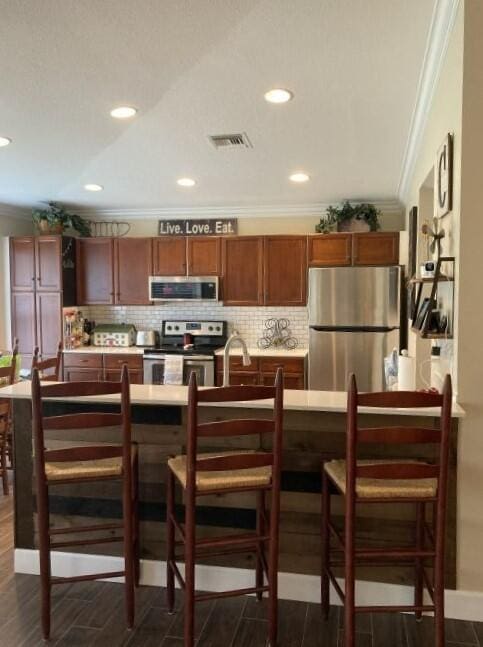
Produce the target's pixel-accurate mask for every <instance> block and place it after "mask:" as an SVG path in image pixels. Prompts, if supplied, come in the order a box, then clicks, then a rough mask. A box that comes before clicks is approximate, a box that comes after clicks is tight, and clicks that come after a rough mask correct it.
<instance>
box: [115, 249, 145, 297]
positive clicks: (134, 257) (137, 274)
mask: <svg viewBox="0 0 483 647" xmlns="http://www.w3.org/2000/svg"><path fill="white" fill-rule="evenodd" d="M114 250H115V278H116V289H115V293H116V294H115V302H116V303H118V304H121V305H149V304H150V303H151V302H150V300H149V287H148V281H149V277H150V275H151V274H152V271H153V248H152V244H151V238H119V239H118V240H115V241H114Z"/></svg>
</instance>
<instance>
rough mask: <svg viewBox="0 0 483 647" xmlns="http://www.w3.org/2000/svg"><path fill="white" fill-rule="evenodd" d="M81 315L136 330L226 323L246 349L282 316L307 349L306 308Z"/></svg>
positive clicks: (168, 308) (89, 311)
mask: <svg viewBox="0 0 483 647" xmlns="http://www.w3.org/2000/svg"><path fill="white" fill-rule="evenodd" d="M82 312H83V314H84V316H86V317H88V318H89V319H93V320H94V321H95V322H96V323H122V322H126V323H132V324H134V325H135V326H136V328H137V329H138V330H151V329H153V330H160V329H161V322H162V321H163V320H165V319H207V320H210V319H213V320H226V321H228V331H229V332H232V331H233V330H234V329H236V330H238V332H239V333H240V335H241V336H242V337H243V338H244V339H245V341H246V343H247V344H248V346H252V347H253V346H256V345H257V341H258V339H259V338H260V337H261V336H262V335H263V331H264V322H265V320H266V319H270V318H277V319H280V318H281V317H285V318H286V319H288V320H289V321H290V331H291V334H292V336H293V337H295V338H296V339H297V341H298V347H306V346H308V332H309V331H308V319H307V308H304V307H302V308H300V307H299V308H287V307H280V308H276V307H271V308H264V307H253V308H248V307H235V306H227V307H224V306H222V305H218V304H213V303H197V304H193V303H186V304H177V305H154V306H90V307H87V306H86V307H83V308H82Z"/></svg>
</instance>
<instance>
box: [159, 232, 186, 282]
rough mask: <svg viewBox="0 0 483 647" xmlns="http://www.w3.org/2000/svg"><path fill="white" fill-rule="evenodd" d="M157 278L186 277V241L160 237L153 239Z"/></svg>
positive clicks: (177, 237)
mask: <svg viewBox="0 0 483 647" xmlns="http://www.w3.org/2000/svg"><path fill="white" fill-rule="evenodd" d="M153 259H154V274H155V276H186V239H185V238H184V236H160V237H159V238H154V239H153Z"/></svg>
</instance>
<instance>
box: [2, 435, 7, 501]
mask: <svg viewBox="0 0 483 647" xmlns="http://www.w3.org/2000/svg"><path fill="white" fill-rule="evenodd" d="M1 470H2V484H3V493H4V494H8V472H7V439H6V438H5V439H4V441H3V446H2V456H1Z"/></svg>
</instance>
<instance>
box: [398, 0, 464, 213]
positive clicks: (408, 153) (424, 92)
mask: <svg viewBox="0 0 483 647" xmlns="http://www.w3.org/2000/svg"><path fill="white" fill-rule="evenodd" d="M459 4H460V0H436V4H435V6H434V9H433V16H432V19H431V26H430V30H429V36H428V41H427V44H426V51H425V53H424V59H423V65H422V68H421V74H420V77H419V83H418V90H417V95H416V103H415V106H414V110H413V114H412V117H411V123H410V126H409V135H408V140H407V142H406V149H405V152H404V159H403V164H402V168H401V175H400V178H399V186H398V196H399V199H400V200H401V202H405V201H406V198H407V194H408V191H409V183H410V181H411V179H412V175H413V172H414V167H415V165H416V160H417V158H418V155H419V151H420V148H421V144H422V140H423V135H424V131H425V129H426V124H427V121H428V116H429V111H430V109H431V105H432V103H433V99H434V94H435V91H436V86H437V83H438V80H439V76H440V73H441V69H442V67H443V62H444V58H445V56H446V51H447V49H448V44H449V40H450V37H451V32H452V31H453V27H454V23H455V20H456V15H457V12H458V6H459Z"/></svg>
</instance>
